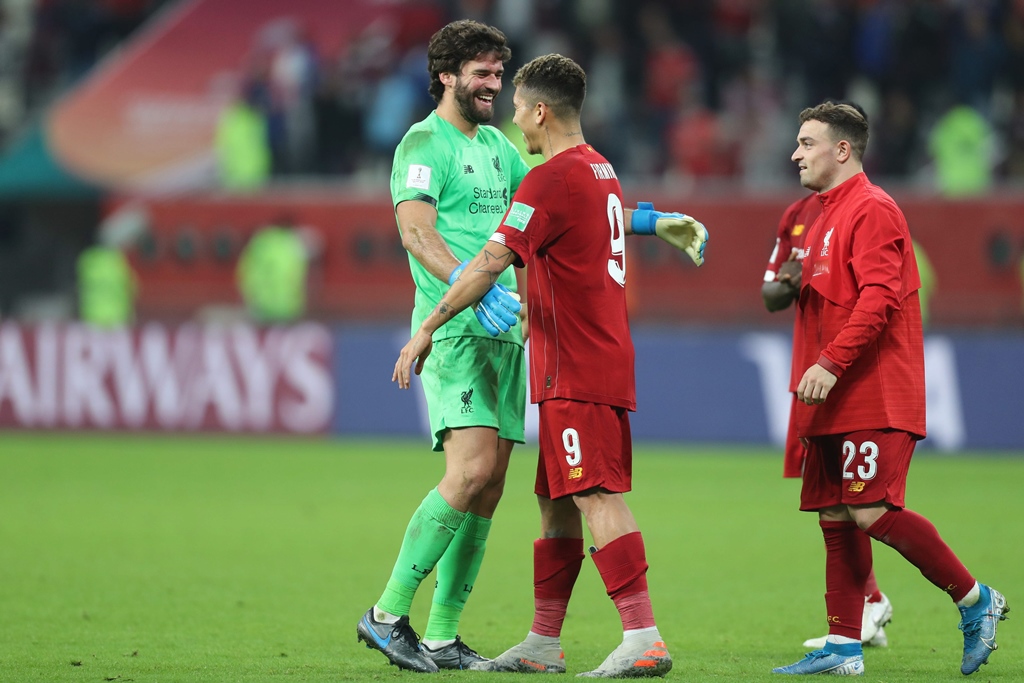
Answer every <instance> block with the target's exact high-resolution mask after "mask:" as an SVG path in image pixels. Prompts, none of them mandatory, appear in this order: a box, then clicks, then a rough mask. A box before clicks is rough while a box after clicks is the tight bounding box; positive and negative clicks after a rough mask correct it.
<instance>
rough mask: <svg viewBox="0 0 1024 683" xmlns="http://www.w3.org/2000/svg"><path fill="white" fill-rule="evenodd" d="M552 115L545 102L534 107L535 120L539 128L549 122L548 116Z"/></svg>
mask: <svg viewBox="0 0 1024 683" xmlns="http://www.w3.org/2000/svg"><path fill="white" fill-rule="evenodd" d="M550 113H551V110H550V109H549V108H548V105H546V104H544V103H543V102H538V103H537V104H535V105H533V116H534V118H536V119H537V125H538V126H543V125H544V122H545V121H547V118H548V115H549V114H550Z"/></svg>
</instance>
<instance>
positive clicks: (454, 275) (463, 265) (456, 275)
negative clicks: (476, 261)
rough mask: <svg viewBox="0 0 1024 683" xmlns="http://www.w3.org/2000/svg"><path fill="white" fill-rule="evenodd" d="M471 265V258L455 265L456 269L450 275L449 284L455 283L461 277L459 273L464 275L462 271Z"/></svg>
mask: <svg viewBox="0 0 1024 683" xmlns="http://www.w3.org/2000/svg"><path fill="white" fill-rule="evenodd" d="M468 265H469V260H468V259H467V260H465V261H463V262H462V263H460V264H459V265H457V266H455V270H453V271H452V273H451V275H449V276H448V286H449V287H450V286H452V285H453V284H455V281H456V280H458V279H459V275H462V271H464V270H465V269H466V266H468Z"/></svg>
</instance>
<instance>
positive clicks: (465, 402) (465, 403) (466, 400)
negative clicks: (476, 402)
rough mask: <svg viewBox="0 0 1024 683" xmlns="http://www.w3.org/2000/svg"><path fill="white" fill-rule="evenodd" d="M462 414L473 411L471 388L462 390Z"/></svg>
mask: <svg viewBox="0 0 1024 683" xmlns="http://www.w3.org/2000/svg"><path fill="white" fill-rule="evenodd" d="M461 398H462V414H463V415H467V414H469V413H472V412H473V390H472V389H469V390H468V391H463V392H462V396H461Z"/></svg>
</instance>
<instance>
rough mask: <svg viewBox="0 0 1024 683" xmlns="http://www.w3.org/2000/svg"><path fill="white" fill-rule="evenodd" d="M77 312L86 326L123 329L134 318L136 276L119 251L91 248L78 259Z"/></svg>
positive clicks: (102, 247) (108, 248)
mask: <svg viewBox="0 0 1024 683" xmlns="http://www.w3.org/2000/svg"><path fill="white" fill-rule="evenodd" d="M77 270H78V309H79V311H78V312H79V317H80V318H81V320H82V321H83V322H85V323H88V324H90V325H95V326H97V327H106V328H112V327H121V326H124V325H129V324H131V322H132V320H133V319H134V317H135V293H136V283H135V273H134V272H133V271H132V268H131V266H130V265H128V259H127V258H125V255H124V253H122V252H121V250H120V249H117V248H116V247H109V246H102V245H97V246H93V247H89V248H88V249H86V250H85V251H83V252H82V253H81V254H80V255H79V257H78V266H77Z"/></svg>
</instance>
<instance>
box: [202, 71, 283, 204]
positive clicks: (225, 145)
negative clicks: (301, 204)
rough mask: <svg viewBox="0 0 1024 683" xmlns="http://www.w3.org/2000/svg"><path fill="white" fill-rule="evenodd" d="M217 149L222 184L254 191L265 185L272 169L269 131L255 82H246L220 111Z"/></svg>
mask: <svg viewBox="0 0 1024 683" xmlns="http://www.w3.org/2000/svg"><path fill="white" fill-rule="evenodd" d="M214 149H215V152H216V156H217V169H218V175H219V177H220V183H221V187H223V188H225V189H228V190H254V189H257V188H260V187H263V185H265V184H266V182H267V179H268V178H269V177H270V169H271V152H270V134H269V131H268V127H267V117H266V115H265V114H264V113H263V111H262V109H261V108H260V92H259V86H258V85H257V84H256V83H247V84H246V85H245V86H244V87H243V90H242V94H241V96H240V97H238V98H237V99H235V100H234V101H233V102H231V103H230V104H228V105H227V106H226V107H225V108H224V111H223V112H221V115H220V118H219V120H218V121H217V132H216V135H215V138H214Z"/></svg>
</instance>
